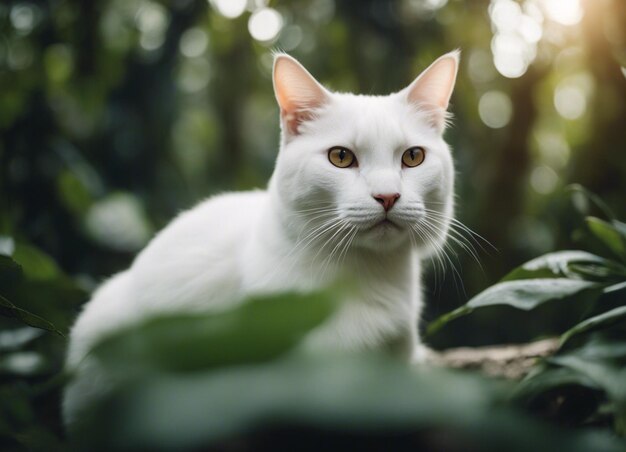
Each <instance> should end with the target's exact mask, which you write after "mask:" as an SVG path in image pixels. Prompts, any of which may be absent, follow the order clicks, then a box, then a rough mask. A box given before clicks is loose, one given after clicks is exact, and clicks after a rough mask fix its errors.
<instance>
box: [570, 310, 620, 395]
mask: <svg viewBox="0 0 626 452" xmlns="http://www.w3.org/2000/svg"><path fill="white" fill-rule="evenodd" d="M625 321H626V306H620V307H618V308H615V309H611V310H610V311H608V312H605V313H602V314H600V315H597V316H595V317H591V318H589V319H586V320H583V321H582V322H580V323H579V324H578V325H576V326H575V327H573V328H571V329H570V330H568V331H566V332H565V333H564V334H563V335H562V336H561V346H563V345H564V344H565V343H566V342H567V341H568V340H569V339H570V338H571V337H572V336H575V335H577V334H580V333H585V332H589V331H593V330H596V329H600V328H605V327H607V326H610V325H613V324H615V323H618V322H625ZM625 384H626V383H625Z"/></svg>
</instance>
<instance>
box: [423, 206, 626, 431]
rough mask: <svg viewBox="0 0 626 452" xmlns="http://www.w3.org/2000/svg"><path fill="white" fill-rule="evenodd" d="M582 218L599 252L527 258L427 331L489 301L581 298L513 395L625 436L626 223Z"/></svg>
mask: <svg viewBox="0 0 626 452" xmlns="http://www.w3.org/2000/svg"><path fill="white" fill-rule="evenodd" d="M605 211H606V209H605ZM608 213H609V214H610V212H608ZM585 223H586V225H587V232H588V234H589V235H590V236H591V238H592V239H594V240H595V241H596V242H598V243H600V244H601V245H602V251H603V255H601V256H600V255H596V254H592V253H589V252H586V251H559V252H555V253H549V254H546V255H544V256H541V257H538V258H536V259H533V260H531V261H529V262H527V263H525V264H524V265H522V266H521V267H519V268H516V269H514V270H513V271H511V272H510V273H509V274H507V275H506V276H504V278H502V280H501V281H500V282H499V283H498V284H496V285H494V286H492V287H490V288H488V289H486V290H485V291H483V292H481V293H479V294H478V295H476V296H475V297H474V298H472V299H471V300H470V301H469V302H468V303H467V304H466V305H464V306H462V307H460V308H458V309H456V310H454V311H452V312H450V313H448V314H446V315H444V316H442V317H440V318H439V319H437V320H436V321H434V322H433V323H431V325H430V326H429V333H430V334H434V333H435V332H436V331H437V330H439V329H440V328H442V327H443V326H445V325H446V324H447V323H449V322H450V321H452V320H454V319H456V318H459V317H461V316H464V315H468V314H470V313H472V312H473V311H475V310H477V309H482V308H486V307H489V306H493V305H497V304H501V305H507V306H510V307H513V308H516V309H523V310H530V309H534V308H536V307H538V306H539V305H541V304H544V303H555V302H560V309H571V307H570V305H575V304H582V305H583V306H585V307H586V315H585V316H584V318H583V319H581V320H580V321H579V323H577V324H576V325H574V326H572V327H571V328H570V329H568V330H567V331H565V332H563V334H562V335H561V343H560V348H559V350H558V351H557V353H556V354H555V355H554V356H552V357H550V358H548V359H546V360H545V361H544V362H543V363H541V364H540V365H539V366H537V367H536V368H535V369H534V370H533V372H532V373H531V374H530V375H528V376H527V377H526V378H525V379H524V381H522V382H521V383H520V385H519V386H518V387H517V388H516V390H515V398H516V399H517V400H518V401H519V402H521V403H522V404H524V405H526V406H528V407H529V408H531V409H532V410H537V411H539V412H541V413H543V414H545V415H548V416H550V417H553V418H557V419H561V420H565V421H567V422H568V423H572V424H576V425H582V424H612V425H613V428H614V430H615V431H616V432H617V433H618V434H619V435H621V436H626V253H624V249H625V244H626V227H624V226H625V224H624V223H622V222H620V221H619V220H617V219H615V218H610V219H609V221H605V220H601V219H599V218H595V217H587V218H586V219H585Z"/></svg>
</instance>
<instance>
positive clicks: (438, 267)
mask: <svg viewBox="0 0 626 452" xmlns="http://www.w3.org/2000/svg"><path fill="white" fill-rule="evenodd" d="M411 229H412V230H413V231H414V233H415V234H416V235H417V237H418V238H419V239H420V241H422V242H425V243H426V244H427V245H429V246H431V247H432V248H433V250H434V252H433V253H432V254H431V255H430V259H431V262H432V263H433V268H434V271H435V274H436V273H437V272H439V271H441V275H442V277H443V276H445V265H444V263H443V261H442V259H441V256H440V255H439V251H440V250H441V247H440V246H439V245H437V244H436V243H434V242H433V241H432V240H431V239H430V237H425V236H424V235H422V232H421V231H420V230H419V229H418V228H417V226H415V225H411Z"/></svg>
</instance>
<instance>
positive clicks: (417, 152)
mask: <svg viewBox="0 0 626 452" xmlns="http://www.w3.org/2000/svg"><path fill="white" fill-rule="evenodd" d="M425 158H426V151H425V150H424V148H423V147H420V146H415V147H412V148H409V149H407V150H406V151H404V154H402V163H403V164H404V165H406V166H408V167H409V168H413V167H415V166H418V165H421V164H422V163H423V162H424V159H425Z"/></svg>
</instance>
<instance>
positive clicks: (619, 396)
mask: <svg viewBox="0 0 626 452" xmlns="http://www.w3.org/2000/svg"><path fill="white" fill-rule="evenodd" d="M549 362H550V363H552V364H557V365H560V366H563V367H567V368H569V369H572V370H574V371H577V372H579V373H580V374H581V375H584V376H585V377H587V378H589V379H590V380H592V381H593V382H594V383H595V384H597V385H598V386H599V387H601V388H602V389H603V390H604V391H605V392H606V394H607V396H608V398H609V400H610V401H611V403H612V404H613V406H614V411H615V423H616V430H617V433H618V434H620V435H626V384H625V383H624V382H626V368H624V367H621V368H618V367H615V366H613V365H611V364H608V363H606V362H603V361H599V360H593V359H585V358H582V357H580V356H577V355H576V353H575V352H571V353H568V354H566V355H563V356H554V357H552V358H549Z"/></svg>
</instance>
